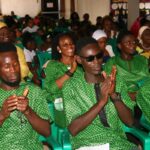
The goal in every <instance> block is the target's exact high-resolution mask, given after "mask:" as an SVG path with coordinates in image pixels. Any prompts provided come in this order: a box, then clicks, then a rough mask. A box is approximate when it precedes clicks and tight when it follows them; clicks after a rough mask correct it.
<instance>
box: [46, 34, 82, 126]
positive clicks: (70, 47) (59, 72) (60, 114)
mask: <svg viewBox="0 0 150 150" xmlns="http://www.w3.org/2000/svg"><path fill="white" fill-rule="evenodd" d="M54 42H55V43H54V45H55V46H53V48H52V49H53V51H52V57H54V56H55V59H56V60H52V61H50V62H49V63H48V65H47V67H46V69H45V73H46V78H45V81H44V88H45V89H46V90H47V92H48V93H49V94H50V96H49V98H48V99H49V100H50V101H53V102H54V107H55V114H54V120H55V123H56V124H57V125H58V126H59V127H66V123H65V115H64V110H63V104H62V102H63V99H62V90H61V89H62V87H63V85H64V83H65V82H66V81H67V80H69V79H70V78H71V77H72V76H76V75H78V74H79V72H80V71H79V68H77V63H76V61H75V58H74V51H75V45H74V40H73V37H72V36H71V34H70V33H63V34H60V35H58V37H56V39H55V41H54ZM54 54H56V55H54ZM56 56H57V57H56Z"/></svg>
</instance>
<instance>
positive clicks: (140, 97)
mask: <svg viewBox="0 0 150 150" xmlns="http://www.w3.org/2000/svg"><path fill="white" fill-rule="evenodd" d="M149 89H150V80H149V81H147V82H145V83H144V84H143V85H142V86H141V88H140V90H139V92H138V94H137V104H138V106H139V107H140V109H141V110H142V113H143V114H144V116H145V119H146V120H147V121H148V122H149V123H150V109H149V108H150V91H149Z"/></svg>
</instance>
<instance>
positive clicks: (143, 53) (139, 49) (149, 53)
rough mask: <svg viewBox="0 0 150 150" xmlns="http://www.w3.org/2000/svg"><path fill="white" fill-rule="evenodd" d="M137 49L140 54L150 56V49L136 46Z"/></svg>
mask: <svg viewBox="0 0 150 150" xmlns="http://www.w3.org/2000/svg"><path fill="white" fill-rule="evenodd" d="M136 51H137V52H138V53H139V54H140V55H142V56H144V57H146V58H147V59H149V58H150V51H147V52H144V51H143V49H142V48H140V47H139V46H137V47H136Z"/></svg>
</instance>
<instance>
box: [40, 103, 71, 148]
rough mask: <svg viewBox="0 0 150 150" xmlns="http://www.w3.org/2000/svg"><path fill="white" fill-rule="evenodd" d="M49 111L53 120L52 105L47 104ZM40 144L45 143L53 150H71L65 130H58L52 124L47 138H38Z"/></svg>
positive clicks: (58, 128)
mask: <svg viewBox="0 0 150 150" xmlns="http://www.w3.org/2000/svg"><path fill="white" fill-rule="evenodd" d="M48 106H49V110H50V113H51V116H52V120H53V119H54V104H53V103H52V102H50V103H49V104H48ZM39 140H40V141H41V142H47V143H48V144H49V145H50V146H51V147H52V148H53V150H71V149H72V148H71V144H70V140H69V132H68V130H67V128H60V127H58V126H57V125H56V124H55V123H54V122H53V123H52V124H51V135H50V136H49V137H47V138H46V137H43V136H40V137H39Z"/></svg>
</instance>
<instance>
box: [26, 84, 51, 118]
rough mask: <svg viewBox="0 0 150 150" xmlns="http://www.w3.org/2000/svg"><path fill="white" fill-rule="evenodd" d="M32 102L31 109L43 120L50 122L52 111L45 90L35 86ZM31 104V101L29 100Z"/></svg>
mask: <svg viewBox="0 0 150 150" xmlns="http://www.w3.org/2000/svg"><path fill="white" fill-rule="evenodd" d="M32 99H33V100H32V101H31V103H30V105H31V108H32V109H33V110H34V111H35V112H36V113H37V115H39V116H40V117H41V118H42V119H46V120H50V111H49V108H48V103H47V100H46V94H45V91H44V90H41V89H40V88H38V87H35V86H34V92H33V94H32ZM29 102H30V99H29Z"/></svg>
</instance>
